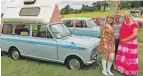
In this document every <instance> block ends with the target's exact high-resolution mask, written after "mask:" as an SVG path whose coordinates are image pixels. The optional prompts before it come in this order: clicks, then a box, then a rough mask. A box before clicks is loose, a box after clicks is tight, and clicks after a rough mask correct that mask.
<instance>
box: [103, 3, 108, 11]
mask: <svg viewBox="0 0 143 76" xmlns="http://www.w3.org/2000/svg"><path fill="white" fill-rule="evenodd" d="M102 5H103V11H105V10H106V7H108V6H109V4H108V3H107V1H102Z"/></svg>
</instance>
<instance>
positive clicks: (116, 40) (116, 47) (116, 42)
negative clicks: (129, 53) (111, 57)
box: [115, 39, 119, 55]
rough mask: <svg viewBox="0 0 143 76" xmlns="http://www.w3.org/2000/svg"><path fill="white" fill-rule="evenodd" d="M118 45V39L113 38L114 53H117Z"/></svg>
mask: <svg viewBox="0 0 143 76" xmlns="http://www.w3.org/2000/svg"><path fill="white" fill-rule="evenodd" d="M118 46H119V39H115V55H116V54H117V51H118Z"/></svg>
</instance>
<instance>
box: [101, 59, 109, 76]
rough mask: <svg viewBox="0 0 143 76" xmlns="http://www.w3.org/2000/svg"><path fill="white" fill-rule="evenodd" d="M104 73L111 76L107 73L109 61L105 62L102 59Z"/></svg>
mask: <svg viewBox="0 0 143 76" xmlns="http://www.w3.org/2000/svg"><path fill="white" fill-rule="evenodd" d="M102 68H103V69H102V73H103V74H104V75H109V74H108V73H107V60H105V59H104V58H102Z"/></svg>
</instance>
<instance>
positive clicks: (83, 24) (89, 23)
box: [62, 18, 100, 38]
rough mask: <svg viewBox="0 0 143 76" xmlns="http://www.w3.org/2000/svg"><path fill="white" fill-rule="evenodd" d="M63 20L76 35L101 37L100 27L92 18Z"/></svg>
mask: <svg viewBox="0 0 143 76" xmlns="http://www.w3.org/2000/svg"><path fill="white" fill-rule="evenodd" d="M62 21H63V23H64V24H65V25H66V26H67V27H69V29H70V30H71V31H72V33H73V34H74V35H79V36H89V37H96V38H99V37H100V27H99V26H97V25H96V24H95V23H94V21H93V20H92V19H91V18H64V19H63V20H62Z"/></svg>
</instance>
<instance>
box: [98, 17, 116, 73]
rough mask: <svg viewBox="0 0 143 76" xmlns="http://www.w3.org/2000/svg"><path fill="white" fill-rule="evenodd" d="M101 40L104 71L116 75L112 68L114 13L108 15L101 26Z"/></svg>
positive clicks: (100, 46) (100, 48) (100, 49)
mask: <svg viewBox="0 0 143 76" xmlns="http://www.w3.org/2000/svg"><path fill="white" fill-rule="evenodd" d="M100 35H101V40H100V44H99V51H100V52H101V54H102V56H103V57H102V68H103V70H102V73H103V74H104V75H114V74H113V73H112V72H111V71H110V69H111V66H112V63H113V60H114V53H115V42H114V15H108V16H107V18H106V20H105V22H104V24H103V25H102V26H101V27H100Z"/></svg>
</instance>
